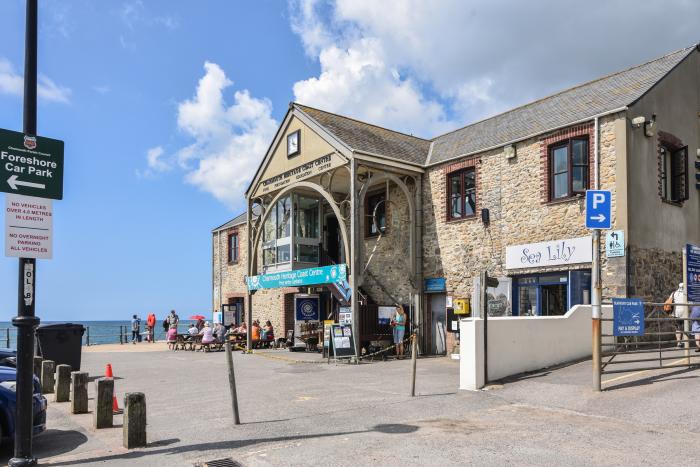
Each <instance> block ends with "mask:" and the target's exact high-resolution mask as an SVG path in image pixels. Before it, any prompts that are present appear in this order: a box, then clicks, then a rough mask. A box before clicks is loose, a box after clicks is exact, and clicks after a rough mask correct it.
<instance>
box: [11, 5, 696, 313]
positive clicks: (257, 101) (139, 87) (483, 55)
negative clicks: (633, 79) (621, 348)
mask: <svg viewBox="0 0 700 467" xmlns="http://www.w3.org/2000/svg"><path fill="white" fill-rule="evenodd" d="M39 3H40V33H39V72H40V75H42V76H43V78H42V80H41V82H42V87H41V89H40V94H41V97H40V103H39V119H38V130H39V134H41V135H43V136H48V137H52V138H57V139H62V140H64V141H65V142H66V146H65V148H66V149H65V150H66V153H65V162H66V166H65V181H64V186H65V193H64V199H63V200H62V201H57V202H55V203H54V232H55V233H54V259H52V260H46V261H39V266H38V273H37V283H38V285H39V287H38V290H37V314H38V315H39V316H40V317H41V318H42V319H45V320H87V319H124V318H127V317H128V316H130V315H131V314H133V313H139V314H141V315H145V314H147V313H148V312H150V311H154V312H155V313H156V314H157V315H158V316H162V315H163V314H164V313H166V312H167V310H169V309H170V308H175V309H177V310H179V311H180V313H181V315H188V314H192V313H195V312H196V313H202V312H205V311H208V310H210V308H211V267H210V265H211V237H210V231H211V229H212V228H213V227H215V226H217V225H219V224H221V223H224V222H225V221H226V220H228V219H229V218H230V217H232V216H233V215H235V214H238V213H239V212H240V211H241V209H242V207H243V204H244V203H243V199H242V194H241V193H242V191H243V190H244V189H245V186H246V183H247V182H248V180H249V178H250V175H251V174H252V171H254V169H255V166H256V164H257V162H258V161H259V160H260V158H261V157H262V156H263V153H264V151H265V149H266V148H267V145H268V144H269V141H270V139H271V138H272V135H273V134H274V131H275V129H276V125H277V123H278V122H279V121H280V120H281V119H282V117H283V116H284V113H285V112H286V110H287V105H288V103H289V102H290V101H291V100H299V101H300V102H302V103H305V104H308V105H312V106H317V107H321V108H324V109H327V110H330V111H335V112H339V113H343V114H348V115H351V116H354V117H357V118H361V119H365V120H368V121H371V122H373V123H377V124H381V125H385V126H389V127H391V128H394V129H398V130H402V131H407V132H411V133H414V134H417V135H421V136H428V137H429V136H435V135H437V134H439V133H442V132H445V131H448V130H451V129H453V128H455V127H457V126H461V125H464V124H466V123H468V122H470V121H473V120H475V119H478V118H483V117H485V116H488V115H491V114H493V113H496V112H499V111H502V110H505V109H507V108H509V107H512V106H515V105H519V104H522V103H524V102H527V101H529V100H532V99H535V98H538V97H541V96H543V95H546V94H548V93H551V92H554V91H557V90H559V89H562V88H564V87H567V86H570V85H574V84H577V83H579V82H583V81H585V80H588V79H593V78H596V77H598V76H600V75H602V74H605V73H610V72H613V71H617V70H619V69H622V68H625V67H628V66H631V65H635V64H637V63H641V62H643V61H645V60H648V59H652V58H655V57H657V56H659V55H663V54H664V53H667V52H670V51H673V50H676V49H679V48H682V47H685V46H688V45H690V44H692V43H694V42H696V41H698V40H699V39H700V37H699V36H698V35H697V31H698V30H700V29H699V28H698V26H699V24H698V21H699V20H698V18H700V9H699V7H698V6H697V5H696V4H690V3H688V2H682V1H678V2H666V3H664V4H663V5H660V4H659V6H644V5H642V6H640V5H638V4H637V3H632V4H633V5H635V7H634V8H629V6H630V4H631V2H625V1H609V2H601V3H599V4H598V5H599V6H598V7H595V4H594V3H592V4H591V5H592V6H590V7H588V8H587V9H586V10H584V11H581V12H580V14H579V15H578V16H576V17H575V18H573V17H572V15H571V11H572V8H577V6H578V5H579V4H580V3H579V2H568V1H562V2H542V3H541V4H540V5H534V6H533V5H531V4H530V3H529V2H528V4H527V8H526V7H525V6H524V5H521V4H520V2H510V3H509V2H500V1H497V2H490V1H485V0H484V1H474V2H470V3H469V4H465V2H461V1H457V0H450V1H445V2H442V3H441V8H440V9H439V10H438V9H436V7H435V3H434V2H427V1H425V2H420V1H417V0H414V1H409V0H406V1H399V0H391V1H387V2H381V4H380V2H373V1H365V0H354V1H348V0H338V2H321V1H313V0H301V1H292V2H286V1H247V2H244V1H235V2H233V1H224V0H221V1H214V0H209V1H197V2H194V1H184V0H182V1H178V0H170V1H164V0H160V1H159V0H148V1H146V0H144V1H138V0H130V1H100V2H95V1H89V0H61V1H59V0H40V2H39ZM662 13H663V15H662ZM669 14H671V16H673V17H674V18H676V22H675V23H674V27H673V28H666V29H665V33H664V34H662V35H658V34H656V33H655V31H657V30H658V28H657V27H656V18H658V17H659V16H660V15H661V16H664V17H668V15H669ZM0 17H1V18H3V40H2V41H0V127H1V128H7V129H11V130H18V131H21V125H22V97H21V75H22V70H23V66H24V65H23V57H24V1H20V0H4V1H2V2H0ZM621 17H625V18H627V19H628V21H620V20H619V18H621ZM579 22H582V23H587V24H597V25H599V26H598V28H597V32H596V34H586V35H585V40H582V38H581V37H576V36H575V35H574V34H572V33H571V31H576V30H578V29H580V28H578V26H577V25H578V24H579ZM494 25H498V28H495V27H494ZM553 39H556V40H553ZM632 39H634V40H632ZM553 57H556V60H553ZM546 64H549V65H550V66H549V67H546V66H543V65H546ZM18 83H20V86H19V89H18ZM16 277H17V260H16V259H12V258H4V259H2V260H0V320H3V321H6V320H9V319H10V318H11V317H12V316H14V314H15V313H16V301H17V298H16V293H17V292H16V290H17V285H16V280H17V279H16Z"/></svg>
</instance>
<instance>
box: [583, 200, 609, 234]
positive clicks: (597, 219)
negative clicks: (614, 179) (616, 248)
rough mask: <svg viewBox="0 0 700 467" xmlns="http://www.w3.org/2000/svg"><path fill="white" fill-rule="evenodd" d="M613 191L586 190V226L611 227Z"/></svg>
mask: <svg viewBox="0 0 700 467" xmlns="http://www.w3.org/2000/svg"><path fill="white" fill-rule="evenodd" d="M611 201H612V193H611V192H610V191H608V190H587V191H586V228H587V229H609V228H611V226H612V223H611V217H612V202H611Z"/></svg>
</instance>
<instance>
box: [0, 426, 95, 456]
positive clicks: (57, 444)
mask: <svg viewBox="0 0 700 467" xmlns="http://www.w3.org/2000/svg"><path fill="white" fill-rule="evenodd" d="M87 440H88V438H87V436H85V435H84V434H83V433H81V432H79V431H76V430H53V429H49V430H46V431H45V432H44V433H42V434H41V435H39V436H36V437H35V438H34V440H33V442H32V451H33V454H34V455H35V456H37V457H39V458H41V457H50V456H57V455H60V454H65V453H67V452H70V451H73V450H74V449H76V448H77V447H78V446H80V445H81V444H84V443H86V442H87ZM13 455H14V448H13V445H12V443H9V442H8V443H5V444H3V446H2V449H1V450H0V462H1V463H2V465H6V464H7V462H8V461H9V460H10V458H11V457H12V456H13Z"/></svg>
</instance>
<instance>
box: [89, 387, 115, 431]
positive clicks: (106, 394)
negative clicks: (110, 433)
mask: <svg viewBox="0 0 700 467" xmlns="http://www.w3.org/2000/svg"><path fill="white" fill-rule="evenodd" d="M113 396H114V379H113V378H100V379H98V380H97V381H95V410H94V411H93V412H92V413H93V426H94V427H95V428H97V429H99V428H111V427H112V420H113V417H112V397H113Z"/></svg>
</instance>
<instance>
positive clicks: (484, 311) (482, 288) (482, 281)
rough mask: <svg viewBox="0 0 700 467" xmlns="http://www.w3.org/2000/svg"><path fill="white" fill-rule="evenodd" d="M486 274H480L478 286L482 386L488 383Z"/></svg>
mask: <svg viewBox="0 0 700 467" xmlns="http://www.w3.org/2000/svg"><path fill="white" fill-rule="evenodd" d="M488 278H489V276H488V274H487V273H486V271H484V272H482V273H481V277H480V284H479V297H480V301H481V304H480V305H481V306H480V308H481V310H480V311H479V313H480V314H481V318H482V319H483V320H484V386H485V385H486V384H488V382H489V341H488V335H489V333H488V329H489V328H488V322H489V316H488V303H487V300H488V294H487V293H486V282H487V281H488Z"/></svg>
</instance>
